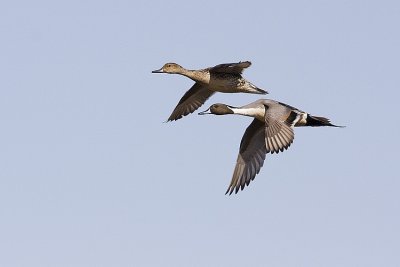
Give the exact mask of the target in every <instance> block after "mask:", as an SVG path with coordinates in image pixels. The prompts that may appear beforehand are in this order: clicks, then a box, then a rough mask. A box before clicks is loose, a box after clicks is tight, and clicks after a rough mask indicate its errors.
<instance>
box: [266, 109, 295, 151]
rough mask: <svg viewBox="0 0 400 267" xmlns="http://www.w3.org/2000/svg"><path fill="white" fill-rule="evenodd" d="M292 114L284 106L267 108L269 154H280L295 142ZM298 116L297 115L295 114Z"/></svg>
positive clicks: (267, 146) (267, 145) (267, 144)
mask: <svg viewBox="0 0 400 267" xmlns="http://www.w3.org/2000/svg"><path fill="white" fill-rule="evenodd" d="M291 114H292V112H291V111H290V110H289V108H287V107H284V106H273V107H268V106H265V116H264V119H265V146H266V148H267V153H279V151H281V152H283V151H284V150H285V149H288V148H289V146H290V145H291V144H292V143H293V140H294V131H293V127H292V126H291V124H290V123H291V122H292V121H291V119H290V116H291ZM294 114H295V115H296V113H294Z"/></svg>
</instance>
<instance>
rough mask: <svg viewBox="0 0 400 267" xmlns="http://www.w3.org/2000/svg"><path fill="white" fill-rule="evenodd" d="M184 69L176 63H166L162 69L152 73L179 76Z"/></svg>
mask: <svg viewBox="0 0 400 267" xmlns="http://www.w3.org/2000/svg"><path fill="white" fill-rule="evenodd" d="M183 70H184V68H182V66H180V65H178V64H176V63H166V64H165V65H164V66H162V68H161V69H158V70H153V71H152V73H170V74H177V73H178V74H179V73H182V72H183Z"/></svg>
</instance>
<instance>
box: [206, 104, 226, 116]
mask: <svg viewBox="0 0 400 267" xmlns="http://www.w3.org/2000/svg"><path fill="white" fill-rule="evenodd" d="M232 108H234V107H232V106H228V105H225V104H221V103H217V104H214V105H211V106H210V107H209V108H208V109H207V110H205V111H203V112H200V113H199V115H205V114H214V115H226V114H234V112H233V110H232ZM207 111H209V112H207Z"/></svg>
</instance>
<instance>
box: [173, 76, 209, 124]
mask: <svg viewBox="0 0 400 267" xmlns="http://www.w3.org/2000/svg"><path fill="white" fill-rule="evenodd" d="M214 93H215V92H214V91H211V90H209V89H208V88H207V87H206V86H205V85H203V84H201V83H198V82H196V83H195V84H194V85H193V86H192V87H191V88H190V89H189V91H187V92H186V93H185V94H184V95H183V97H182V98H181V100H180V101H179V103H178V105H176V107H175V109H174V111H173V112H172V114H171V116H169V118H168V121H176V120H179V119H180V118H182V117H183V116H186V115H188V114H190V113H192V112H194V111H195V110H196V109H198V108H199V107H200V106H202V105H203V104H204V102H206V100H207V99H208V98H209V97H210V96H211V95H212V94H214Z"/></svg>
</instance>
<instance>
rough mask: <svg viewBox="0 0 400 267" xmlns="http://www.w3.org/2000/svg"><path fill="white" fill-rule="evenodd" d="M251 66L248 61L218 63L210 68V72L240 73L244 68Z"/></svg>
mask: <svg viewBox="0 0 400 267" xmlns="http://www.w3.org/2000/svg"><path fill="white" fill-rule="evenodd" d="M250 66H251V62H250V61H243V62H239V63H226V64H219V65H217V66H215V67H212V68H210V69H209V70H210V72H211V73H230V74H239V75H240V74H242V72H243V70H244V69H245V68H248V67H250Z"/></svg>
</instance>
